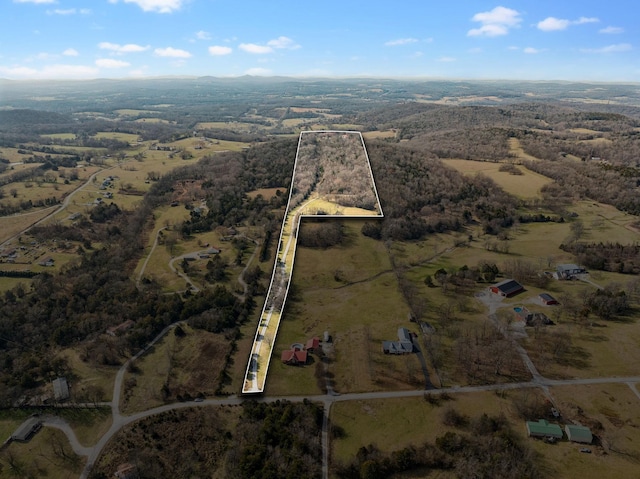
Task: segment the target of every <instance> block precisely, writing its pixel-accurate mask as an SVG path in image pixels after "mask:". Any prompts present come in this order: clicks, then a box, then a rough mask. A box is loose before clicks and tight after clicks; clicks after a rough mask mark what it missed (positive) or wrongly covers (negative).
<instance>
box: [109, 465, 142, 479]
mask: <svg viewBox="0 0 640 479" xmlns="http://www.w3.org/2000/svg"><path fill="white" fill-rule="evenodd" d="M113 475H114V476H115V477H116V478H117V479H138V478H139V477H140V476H139V474H138V468H137V467H136V466H134V465H133V464H129V463H125V464H120V465H119V466H118V470H117V471H116V472H114V473H113Z"/></svg>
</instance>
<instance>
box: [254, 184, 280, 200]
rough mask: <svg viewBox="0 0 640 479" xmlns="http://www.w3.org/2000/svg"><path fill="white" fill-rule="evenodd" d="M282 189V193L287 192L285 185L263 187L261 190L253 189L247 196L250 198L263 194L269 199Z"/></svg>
mask: <svg viewBox="0 0 640 479" xmlns="http://www.w3.org/2000/svg"><path fill="white" fill-rule="evenodd" d="M278 191H280V193H282V194H284V193H286V191H287V189H286V188H284V187H280V188H261V189H259V190H253V191H250V192H249V193H247V197H248V198H250V199H254V198H255V197H256V196H258V195H261V196H262V197H263V198H264V199H265V200H267V201H269V200H270V199H271V198H273V197H274V196H276V193H277V192H278Z"/></svg>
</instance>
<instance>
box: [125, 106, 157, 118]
mask: <svg viewBox="0 0 640 479" xmlns="http://www.w3.org/2000/svg"><path fill="white" fill-rule="evenodd" d="M114 113H115V114H117V115H119V116H138V115H150V116H153V115H154V114H156V113H160V112H159V111H156V110H134V109H132V108H122V109H120V110H114Z"/></svg>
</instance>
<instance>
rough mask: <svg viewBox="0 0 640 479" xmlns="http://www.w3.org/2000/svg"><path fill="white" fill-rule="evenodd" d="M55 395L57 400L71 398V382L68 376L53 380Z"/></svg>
mask: <svg viewBox="0 0 640 479" xmlns="http://www.w3.org/2000/svg"><path fill="white" fill-rule="evenodd" d="M53 397H55V398H56V401H66V400H67V399H69V383H68V382H67V378H57V379H54V380H53Z"/></svg>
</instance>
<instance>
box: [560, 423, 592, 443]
mask: <svg viewBox="0 0 640 479" xmlns="http://www.w3.org/2000/svg"><path fill="white" fill-rule="evenodd" d="M564 430H565V432H566V433H567V439H569V441H572V442H581V443H584V444H591V441H593V434H591V429H589V428H588V427H585V426H575V425H573V424H567V425H566V426H565V427H564Z"/></svg>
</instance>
